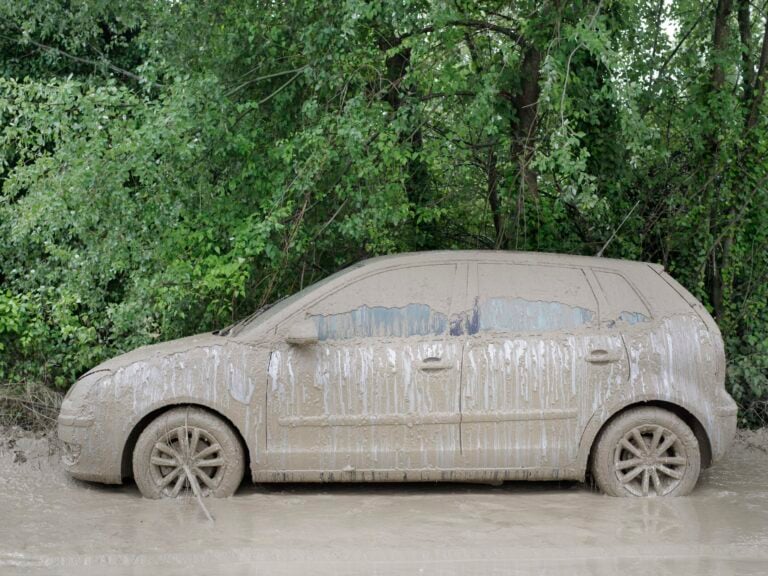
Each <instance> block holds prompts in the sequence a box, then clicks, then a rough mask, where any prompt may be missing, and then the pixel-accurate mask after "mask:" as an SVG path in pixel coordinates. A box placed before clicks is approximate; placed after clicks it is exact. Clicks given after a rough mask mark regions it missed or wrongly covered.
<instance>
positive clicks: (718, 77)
mask: <svg viewBox="0 0 768 576" xmlns="http://www.w3.org/2000/svg"><path fill="white" fill-rule="evenodd" d="M732 9H733V3H732V0H718V2H717V8H716V9H715V23H714V34H713V37H712V59H713V61H712V76H711V88H710V90H711V94H712V95H713V96H715V95H717V94H718V93H719V92H720V91H721V90H722V89H723V84H724V83H725V68H724V66H723V62H722V58H723V55H724V52H725V48H726V46H727V44H728V20H729V18H730V16H731V12H732ZM708 140H709V155H710V160H711V167H712V168H711V169H712V171H713V173H715V172H716V171H717V170H719V169H720V168H719V152H720V140H719V137H718V130H717V128H714V127H713V128H712V130H711V132H710V134H709V138H708ZM710 180H711V181H710V184H709V185H708V186H707V187H706V191H705V197H704V199H703V200H704V202H705V206H708V207H709V213H708V218H706V219H705V221H704V222H703V223H702V224H703V227H704V231H705V233H706V234H708V235H709V236H710V237H712V238H715V237H716V236H717V233H716V232H717V227H718V219H719V217H720V213H719V210H718V201H717V198H716V195H715V193H714V188H716V187H717V186H718V181H719V179H718V178H714V177H713V178H711V179H710ZM727 259H728V255H727V254H726V253H725V250H720V251H718V247H717V246H712V248H711V250H710V258H709V262H708V263H707V280H708V284H709V299H710V302H711V303H712V308H713V309H714V313H715V318H716V319H717V320H720V319H722V317H723V313H724V309H723V293H724V289H723V266H722V264H723V262H726V261H727Z"/></svg>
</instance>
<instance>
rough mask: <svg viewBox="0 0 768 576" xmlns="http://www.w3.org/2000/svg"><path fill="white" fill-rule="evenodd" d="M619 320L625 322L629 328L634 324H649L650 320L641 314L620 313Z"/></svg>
mask: <svg viewBox="0 0 768 576" xmlns="http://www.w3.org/2000/svg"><path fill="white" fill-rule="evenodd" d="M619 320H621V321H623V322H626V323H627V324H629V325H630V326H632V325H634V324H640V323H641V322H649V321H650V320H651V319H650V318H649V317H648V316H646V315H645V314H643V313H642V312H626V311H625V312H622V313H621V314H619Z"/></svg>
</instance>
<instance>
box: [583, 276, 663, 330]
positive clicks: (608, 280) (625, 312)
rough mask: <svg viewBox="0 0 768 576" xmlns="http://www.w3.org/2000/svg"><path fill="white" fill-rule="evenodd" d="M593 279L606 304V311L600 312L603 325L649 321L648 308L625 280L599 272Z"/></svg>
mask: <svg viewBox="0 0 768 576" xmlns="http://www.w3.org/2000/svg"><path fill="white" fill-rule="evenodd" d="M595 277H596V278H597V282H598V284H599V285H600V289H601V290H602V292H603V295H604V296H605V300H606V302H607V303H608V309H607V310H601V314H602V321H603V322H604V323H608V324H609V325H610V324H615V323H624V324H630V325H633V324H640V323H642V322H648V321H650V319H651V313H650V311H649V310H648V307H647V306H646V305H645V303H644V302H643V300H642V298H640V295H639V294H638V293H637V291H636V290H635V289H634V288H633V287H632V285H631V284H630V283H629V282H628V281H627V279H626V278H624V277H623V276H621V275H620V274H617V273H615V272H603V271H599V270H596V271H595Z"/></svg>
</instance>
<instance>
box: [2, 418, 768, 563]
mask: <svg viewBox="0 0 768 576" xmlns="http://www.w3.org/2000/svg"><path fill="white" fill-rule="evenodd" d="M766 440H768V431H767V430H763V431H761V432H760V433H750V434H742V435H741V436H740V438H739V440H738V441H737V443H736V445H735V446H734V448H733V449H732V450H731V452H730V453H729V454H728V455H727V457H726V459H725V460H724V461H723V462H721V463H720V464H718V465H717V466H715V467H714V468H712V469H710V470H707V471H705V472H704V475H703V478H702V479H701V481H700V482H699V485H698V488H697V489H696V490H695V491H694V493H693V495H692V496H689V497H686V498H678V499H656V500H653V499H652V500H630V499H618V498H610V497H606V496H602V495H600V494H597V493H594V492H592V491H590V490H589V489H588V488H587V487H585V486H584V485H581V484H577V483H560V484H558V483H523V482H510V483H506V484H504V485H502V486H496V487H494V486H488V485H471V484H453V485H451V484H391V485H382V484H376V485H371V484H367V485H366V484H359V485H349V484H345V485H308V484H286V485H261V486H251V485H244V486H243V487H242V488H241V489H240V491H239V492H238V494H237V495H236V496H235V497H234V498H230V499H226V500H216V501H214V500H209V501H208V502H207V503H208V506H209V509H210V511H211V513H212V514H213V516H214V517H215V523H210V522H209V521H208V520H207V519H206V517H205V515H204V513H203V511H202V510H201V508H200V507H199V505H198V504H197V502H196V501H195V500H194V499H192V498H187V499H183V500H181V501H150V500H145V499H142V498H141V496H140V495H139V493H138V491H137V489H136V487H135V486H133V485H127V486H119V487H106V486H99V485H95V484H87V483H83V482H77V481H74V480H71V479H69V478H68V477H67V476H66V474H65V473H64V472H63V471H62V470H61V468H60V467H59V466H58V465H57V458H56V456H55V454H53V455H50V456H49V454H48V449H47V446H48V444H47V441H45V440H44V439H42V440H34V439H29V438H18V439H9V438H8V437H3V438H2V447H0V574H2V575H3V576H5V575H7V574H8V575H10V574H25V575H26V574H32V575H34V574H77V575H80V576H89V575H112V574H121V575H122V574H160V573H162V574H169V575H175V574H179V575H184V576H189V575H190V574H202V573H208V574H223V575H228V574H243V575H245V574H248V575H250V574H269V575H270V576H272V575H275V576H278V575H282V574H307V575H310V574H311V575H315V574H320V575H324V574H334V575H346V574H350V575H351V574H354V575H363V574H374V575H375V574H440V575H452V574H482V575H493V574H515V575H516V574H520V575H522V574H526V575H528V574H545V575H550V574H551V575H560V574H569V575H573V574H576V575H580V574H598V575H606V576H614V575H617V574H620V575H622V576H626V575H631V574H653V575H654V576H662V575H665V574H669V575H674V576H686V575H696V576H705V575H710V574H711V575H717V576H725V575H731V574H755V575H758V574H760V575H763V574H768V442H767V441H766ZM190 568H191V571H190Z"/></svg>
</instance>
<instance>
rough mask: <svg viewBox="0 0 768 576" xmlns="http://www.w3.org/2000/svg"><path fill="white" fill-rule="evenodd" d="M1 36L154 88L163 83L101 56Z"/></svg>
mask: <svg viewBox="0 0 768 576" xmlns="http://www.w3.org/2000/svg"><path fill="white" fill-rule="evenodd" d="M3 38H5V39H7V40H11V41H12V42H16V43H18V44H25V43H29V44H32V45H33V46H36V47H37V48H40V49H41V50H45V51H46V52H54V53H55V54H58V55H60V56H64V57H65V58H69V59H70V60H72V61H73V62H79V63H81V64H87V65H89V66H94V67H97V66H106V67H107V68H109V69H110V70H112V71H113V72H116V73H118V74H121V75H122V76H125V77H127V78H131V79H132V80H136V81H137V82H139V83H140V84H148V85H150V86H153V87H154V88H162V87H163V85H162V84H159V83H158V82H151V81H150V80H148V79H147V78H144V77H143V76H139V75H138V74H134V73H133V72H131V71H130V70H126V69H125V68H120V67H119V66H116V65H114V64H113V63H112V62H110V61H109V60H107V59H106V58H104V57H103V56H102V60H101V61H99V60H91V59H90V58H82V57H80V56H75V55H74V54H70V53H69V52H66V51H64V50H62V49H61V48H56V47H55V46H48V45H47V44H43V43H41V42H37V41H35V40H32V39H31V38H27V39H20V38H11V37H9V36H5V35H3Z"/></svg>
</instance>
